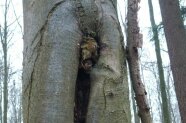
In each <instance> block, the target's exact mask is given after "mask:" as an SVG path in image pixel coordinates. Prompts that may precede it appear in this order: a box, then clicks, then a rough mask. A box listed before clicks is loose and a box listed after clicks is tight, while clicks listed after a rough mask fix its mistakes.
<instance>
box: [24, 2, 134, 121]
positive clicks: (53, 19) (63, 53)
mask: <svg viewBox="0 0 186 123" xmlns="http://www.w3.org/2000/svg"><path fill="white" fill-rule="evenodd" d="M93 2H95V1H93V0H90V1H85V0H82V4H83V6H85V10H86V12H87V13H89V14H88V19H87V21H85V22H86V23H85V24H86V25H89V24H90V27H88V28H89V29H93V28H94V27H92V25H93V26H94V24H92V23H91V18H97V20H98V21H99V22H98V27H99V29H98V30H99V32H98V33H99V39H100V42H99V43H100V58H99V61H98V64H97V65H96V66H95V68H93V69H92V71H91V73H90V75H91V95H90V102H89V107H88V115H87V123H94V122H96V123H114V122H117V123H130V122H131V121H130V109H129V108H130V106H129V98H128V83H127V79H126V78H127V76H126V74H127V73H126V72H124V71H125V70H126V66H125V59H124V52H123V51H124V50H123V47H122V41H123V40H122V35H121V30H120V25H119V22H118V19H117V14H116V8H114V6H113V3H112V2H111V1H103V0H96V2H95V3H96V5H97V6H98V8H99V14H98V15H97V16H96V17H94V16H93V15H92V17H91V12H92V11H94V9H92V8H91V7H93V5H92V3H93ZM74 7H75V6H74V2H73V1H71V0H64V1H59V0H58V1H55V2H54V1H51V0H40V1H31V0H24V1H23V8H24V32H25V35H24V62H23V119H24V123H73V122H74V95H75V84H76V77H77V72H78V65H79V43H80V41H81V39H82V33H81V32H80V28H79V25H78V18H77V16H76V15H75V11H76V9H75V8H74ZM110 12H111V13H110Z"/></svg>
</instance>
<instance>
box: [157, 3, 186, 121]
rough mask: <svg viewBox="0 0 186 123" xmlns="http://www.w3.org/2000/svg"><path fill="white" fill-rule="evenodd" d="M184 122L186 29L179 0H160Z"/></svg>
mask: <svg viewBox="0 0 186 123" xmlns="http://www.w3.org/2000/svg"><path fill="white" fill-rule="evenodd" d="M159 3H160V7H161V14H162V19H163V25H164V30H165V37H166V40H167V46H168V52H169V57H170V63H171V69H172V72H173V78H174V81H175V89H176V95H177V99H178V104H179V109H180V114H181V119H182V123H186V117H185V114H186V105H185V102H186V55H185V53H186V31H185V29H184V25H183V21H182V18H181V13H180V8H179V1H178V0H159Z"/></svg>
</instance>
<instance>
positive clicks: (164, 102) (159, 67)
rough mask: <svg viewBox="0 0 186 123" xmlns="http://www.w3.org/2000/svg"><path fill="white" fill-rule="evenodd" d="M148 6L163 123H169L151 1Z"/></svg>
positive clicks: (150, 0) (156, 30) (158, 43)
mask: <svg viewBox="0 0 186 123" xmlns="http://www.w3.org/2000/svg"><path fill="white" fill-rule="evenodd" d="M148 4H149V14H150V22H151V27H152V32H153V40H154V42H155V52H156V59H157V65H158V74H159V81H158V82H160V90H161V100H162V113H163V114H162V116H163V122H164V123H170V121H171V118H170V113H169V112H170V111H169V103H168V97H167V92H166V84H165V76H164V70H163V63H162V58H161V51H160V40H159V35H158V28H157V25H156V23H155V19H154V11H153V6H152V0H148Z"/></svg>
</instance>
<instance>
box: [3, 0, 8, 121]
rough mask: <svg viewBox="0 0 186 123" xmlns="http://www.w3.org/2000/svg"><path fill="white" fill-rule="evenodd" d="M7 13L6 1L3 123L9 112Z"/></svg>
mask: <svg viewBox="0 0 186 123" xmlns="http://www.w3.org/2000/svg"><path fill="white" fill-rule="evenodd" d="M7 13H8V3H7V0H6V1H5V13H4V18H5V19H4V39H3V42H2V47H3V55H4V56H3V60H4V76H3V77H4V82H3V87H4V88H3V101H4V102H3V123H7V110H8V65H7V52H8V50H7V34H8V30H7V28H8V26H7Z"/></svg>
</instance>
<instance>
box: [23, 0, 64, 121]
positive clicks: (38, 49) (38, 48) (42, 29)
mask: <svg viewBox="0 0 186 123" xmlns="http://www.w3.org/2000/svg"><path fill="white" fill-rule="evenodd" d="M64 1H65V0H62V1H60V2H58V3H56V4H55V5H54V6H53V7H52V9H51V10H50V11H49V13H48V16H47V19H46V21H45V23H44V25H43V26H42V27H41V29H40V30H39V31H38V32H37V33H36V35H35V37H34V39H33V40H32V43H31V45H33V42H34V41H35V40H36V39H37V37H38V36H39V35H41V37H40V39H39V41H38V42H37V44H36V46H35V47H34V49H33V52H32V54H31V56H30V59H31V58H32V56H33V54H34V53H35V50H37V52H36V55H37V56H36V58H35V60H34V61H33V62H34V63H33V67H32V68H33V69H32V72H31V75H30V79H29V80H30V82H29V84H28V85H27V87H26V89H25V90H24V93H25V92H26V90H27V89H29V93H28V107H27V111H28V113H27V123H29V117H30V110H29V108H30V103H31V94H32V84H33V76H34V71H35V66H36V62H37V60H38V57H39V55H40V47H41V46H42V40H43V35H44V32H45V31H46V27H47V26H48V20H49V18H50V17H51V16H52V14H53V13H54V12H55V10H56V9H57V7H58V6H59V5H61V3H63V2H64Z"/></svg>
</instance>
